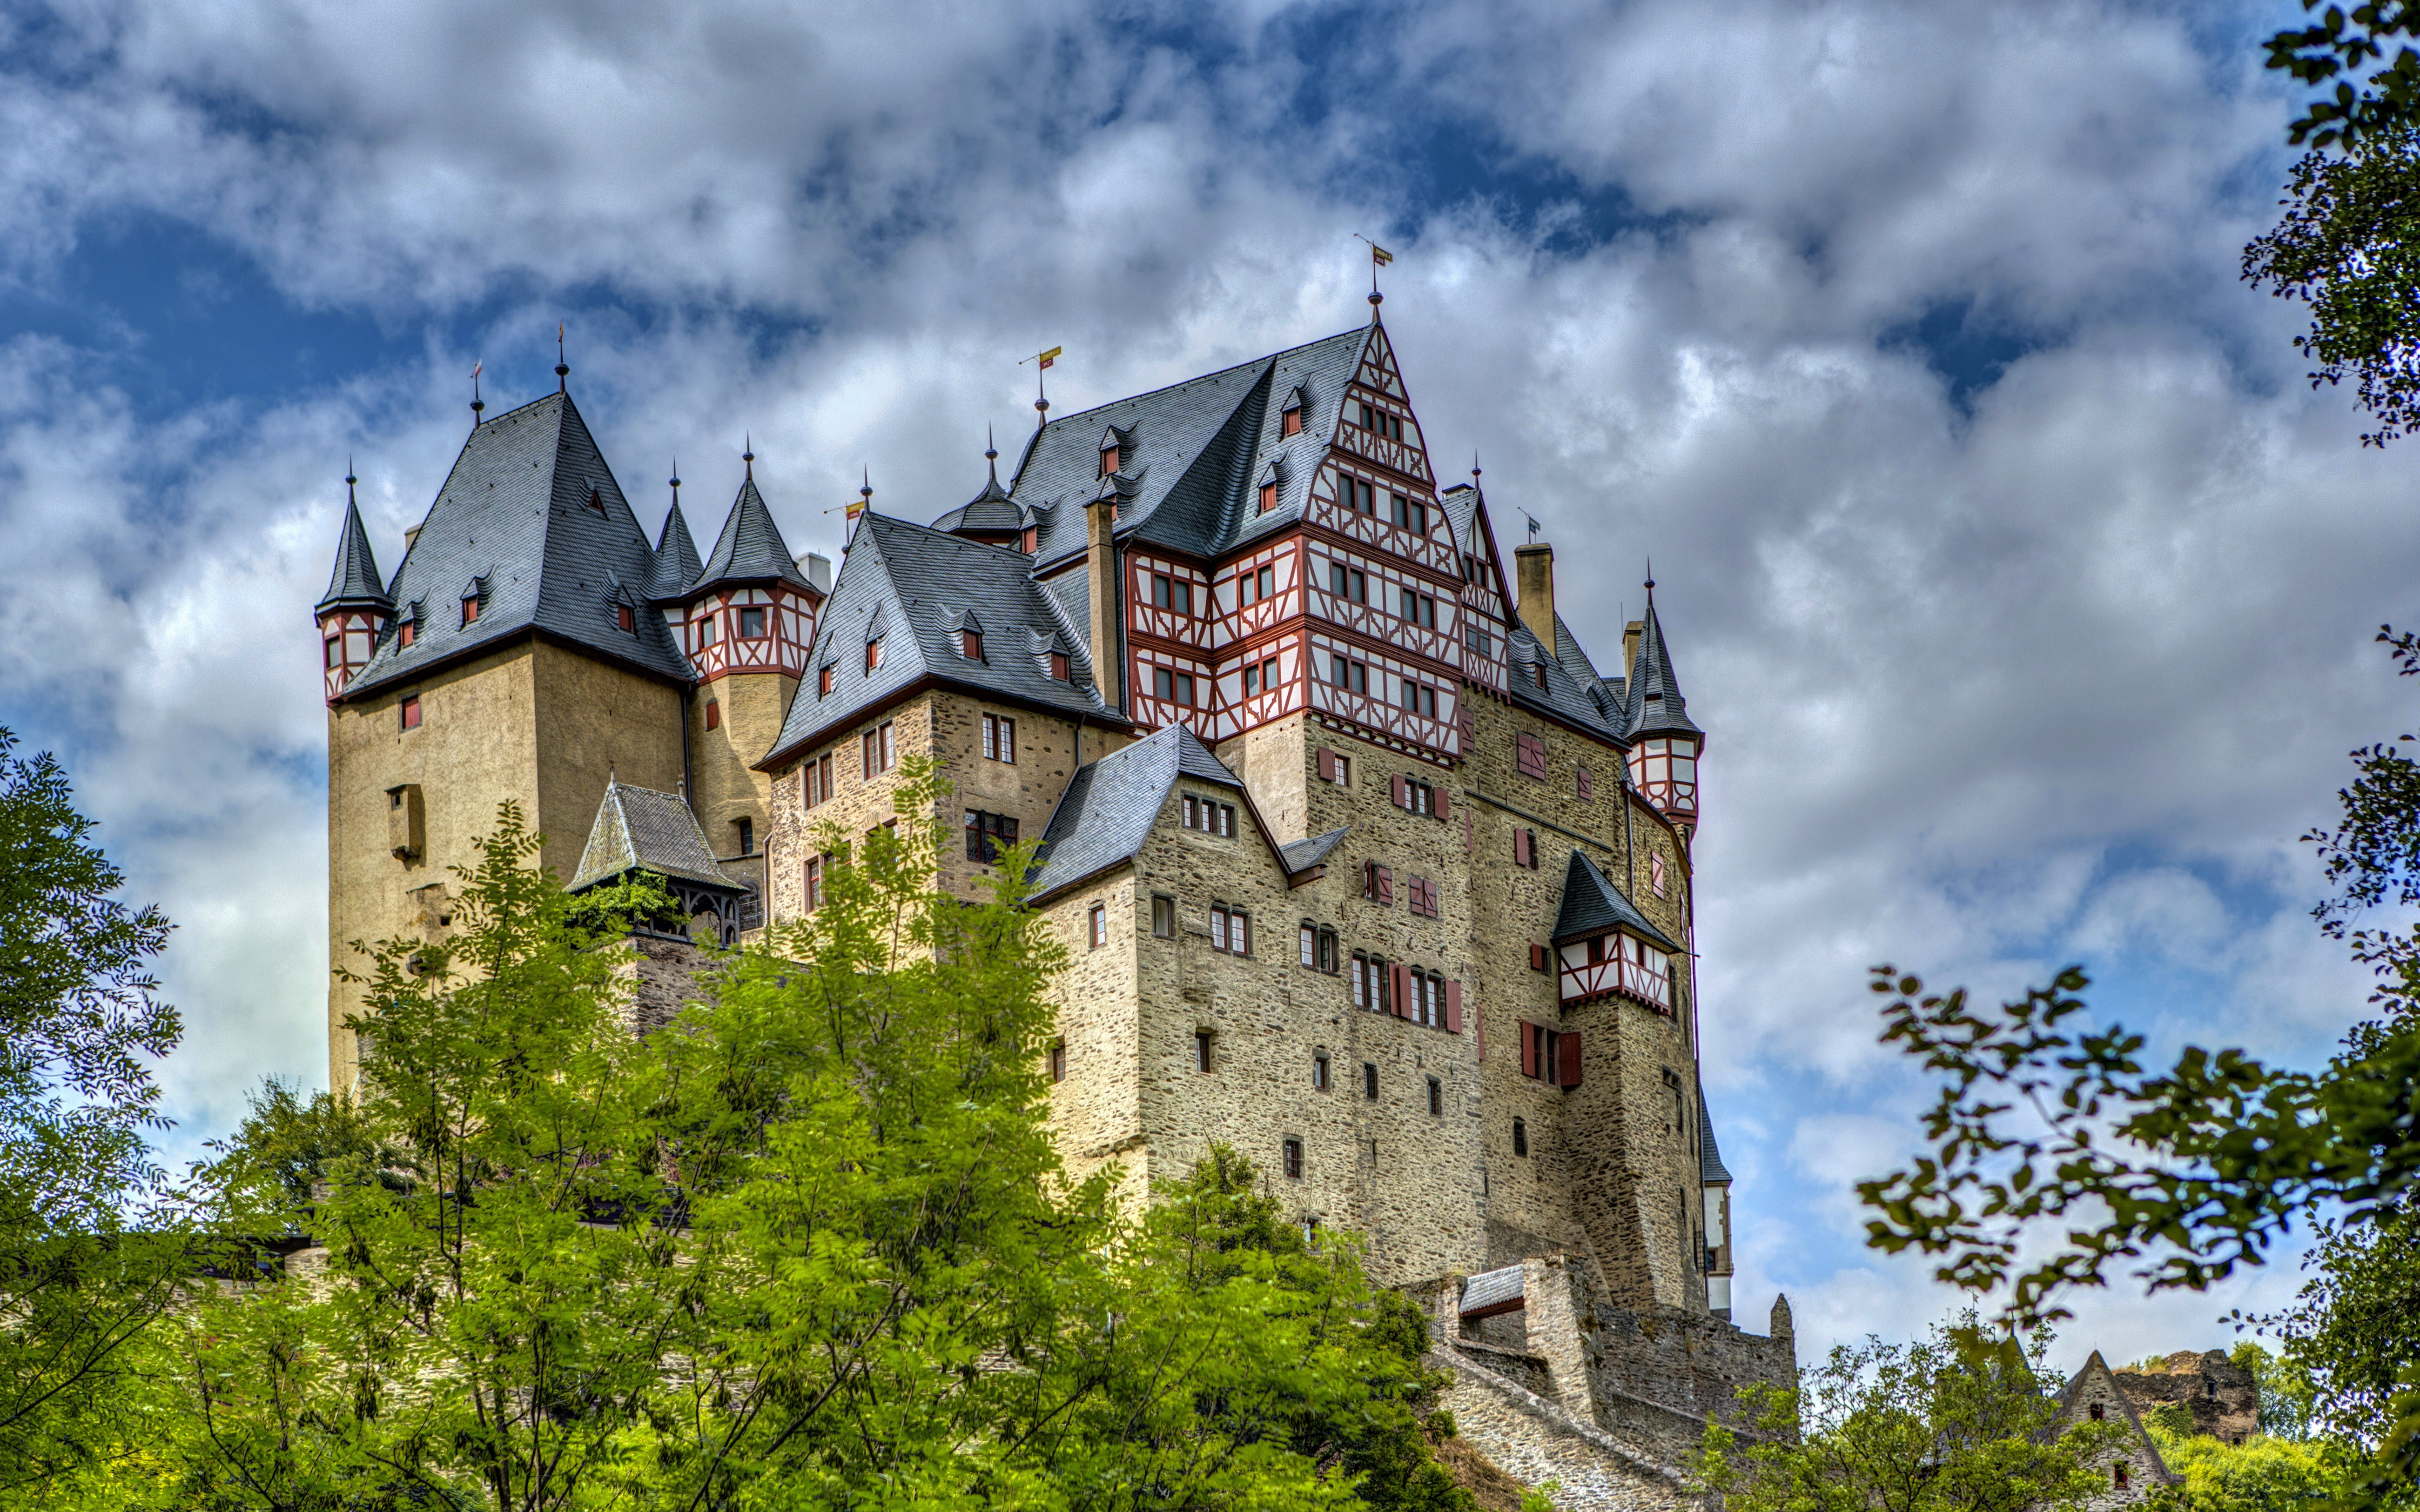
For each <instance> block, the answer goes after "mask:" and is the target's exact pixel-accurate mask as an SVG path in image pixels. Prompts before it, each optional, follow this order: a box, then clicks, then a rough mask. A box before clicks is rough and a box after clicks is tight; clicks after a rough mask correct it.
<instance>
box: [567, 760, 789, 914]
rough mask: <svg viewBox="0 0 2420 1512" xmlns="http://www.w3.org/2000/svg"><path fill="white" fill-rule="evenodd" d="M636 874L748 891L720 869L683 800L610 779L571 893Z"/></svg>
mask: <svg viewBox="0 0 2420 1512" xmlns="http://www.w3.org/2000/svg"><path fill="white" fill-rule="evenodd" d="M634 871H636V872H656V873H658V874H659V875H662V876H667V877H678V878H680V879H681V880H682V881H684V882H696V883H702V884H704V885H705V886H706V887H721V888H724V889H727V890H729V891H730V892H733V893H739V892H744V891H746V890H747V889H746V888H745V887H743V886H742V885H741V884H739V883H737V882H734V881H733V880H732V879H731V878H730V877H729V876H728V875H727V874H725V873H724V872H723V870H722V869H721V867H719V866H717V865H715V863H714V852H713V850H712V848H711V847H709V846H708V845H707V844H706V831H704V830H702V829H700V828H698V827H697V816H696V815H695V814H693V813H691V812H690V808H689V805H688V804H686V803H684V802H682V801H681V799H680V796H679V795H677V794H673V793H658V792H656V791H655V790H654V789H653V788H634V787H629V786H628V785H626V784H624V783H621V782H618V781H611V780H609V781H608V782H607V783H606V784H605V799H604V801H603V802H601V803H599V804H598V805H597V822H596V823H595V824H593V825H590V826H589V829H588V846H587V848H586V849H585V850H583V851H582V852H581V853H580V866H579V869H578V870H577V871H576V872H574V873H573V874H572V878H571V886H570V887H569V888H568V889H567V890H569V891H572V892H578V891H580V890H581V889H582V888H583V887H595V886H596V885H597V884H598V883H600V882H611V881H613V879H615V878H616V877H619V876H621V875H622V874H623V873H624V872H634Z"/></svg>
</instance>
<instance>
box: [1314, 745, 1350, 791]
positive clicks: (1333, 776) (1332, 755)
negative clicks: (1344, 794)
mask: <svg viewBox="0 0 2420 1512" xmlns="http://www.w3.org/2000/svg"><path fill="white" fill-rule="evenodd" d="M1319 779H1320V780H1321V781H1323V782H1333V783H1335V784H1336V785H1337V786H1338V787H1341V788H1349V787H1351V786H1352V785H1353V758H1352V757H1350V756H1347V755H1344V754H1342V752H1340V751H1333V750H1329V749H1327V748H1326V747H1324V746H1323V747H1321V748H1320V751H1319Z"/></svg>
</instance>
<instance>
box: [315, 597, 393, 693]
mask: <svg viewBox="0 0 2420 1512" xmlns="http://www.w3.org/2000/svg"><path fill="white" fill-rule="evenodd" d="M379 624H380V621H379V617H378V616H377V615H375V614H372V613H370V612H369V611H368V610H366V609H348V610H346V611H344V612H342V613H338V614H330V615H328V616H326V617H325V618H323V619H321V620H320V621H319V666H320V671H321V678H322V681H323V683H324V685H325V686H324V691H325V692H326V694H327V698H328V702H331V703H334V702H336V699H337V697H338V695H340V694H342V693H343V692H344V690H345V685H346V684H347V683H349V682H351V681H352V680H353V678H354V677H355V675H357V674H358V673H359V672H360V671H361V670H362V669H363V668H364V667H366V666H368V665H369V660H370V653H371V652H372V651H374V650H376V649H377V647H378V635H379Z"/></svg>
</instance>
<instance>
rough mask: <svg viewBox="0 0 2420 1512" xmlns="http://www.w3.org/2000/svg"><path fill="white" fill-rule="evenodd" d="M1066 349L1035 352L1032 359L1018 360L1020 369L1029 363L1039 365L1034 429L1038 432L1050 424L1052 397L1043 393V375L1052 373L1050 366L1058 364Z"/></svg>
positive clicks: (1035, 374)
mask: <svg viewBox="0 0 2420 1512" xmlns="http://www.w3.org/2000/svg"><path fill="white" fill-rule="evenodd" d="M1066 349H1067V348H1066V347H1051V348H1050V349H1049V350H1048V351H1047V352H1035V353H1034V354H1033V355H1032V356H1031V357H1020V358H1018V359H1017V360H1016V365H1017V366H1019V367H1023V366H1024V365H1025V364H1026V363H1036V364H1038V365H1036V366H1035V368H1034V369H1033V428H1034V429H1036V430H1040V429H1041V428H1042V427H1043V426H1045V425H1047V424H1049V423H1050V395H1048V394H1047V393H1044V392H1043V391H1042V375H1043V374H1045V373H1047V372H1049V371H1050V364H1051V363H1055V362H1057V361H1058V360H1059V354H1060V353H1061V352H1063V351H1065V350H1066Z"/></svg>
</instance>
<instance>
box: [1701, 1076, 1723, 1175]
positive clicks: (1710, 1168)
mask: <svg viewBox="0 0 2420 1512" xmlns="http://www.w3.org/2000/svg"><path fill="white" fill-rule="evenodd" d="M1730 1179H1731V1173H1730V1167H1729V1166H1727V1165H1724V1164H1723V1152H1722V1151H1721V1150H1719V1149H1715V1148H1714V1115H1713V1114H1710V1113H1708V1112H1707V1111H1706V1094H1705V1092H1704V1090H1703V1089H1700V1090H1699V1093H1698V1180H1700V1181H1707V1182H1712V1181H1728V1180H1730Z"/></svg>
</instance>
